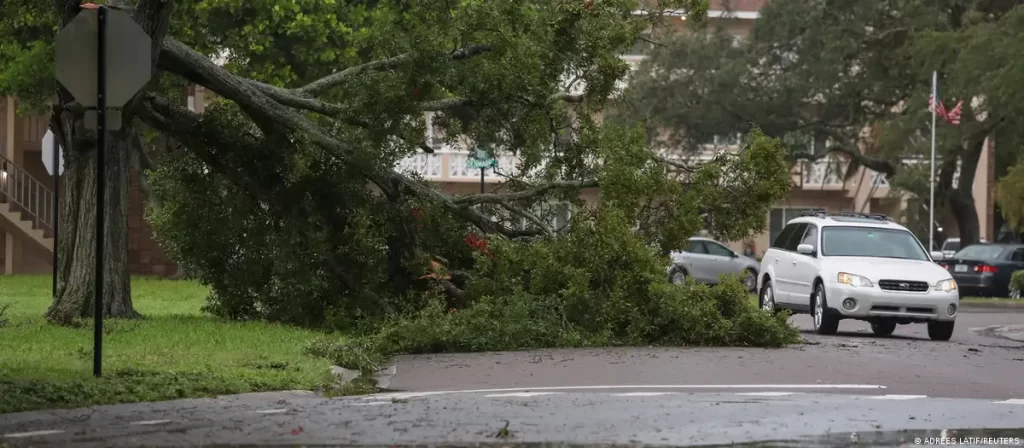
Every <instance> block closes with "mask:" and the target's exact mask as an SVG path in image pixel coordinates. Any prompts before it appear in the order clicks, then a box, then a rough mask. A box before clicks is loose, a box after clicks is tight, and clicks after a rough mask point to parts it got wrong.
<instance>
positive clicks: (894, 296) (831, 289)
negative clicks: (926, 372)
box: [825, 282, 960, 321]
mask: <svg viewBox="0 0 1024 448" xmlns="http://www.w3.org/2000/svg"><path fill="white" fill-rule="evenodd" d="M825 294H826V297H827V298H828V301H827V303H828V306H829V308H832V309H833V310H835V311H836V312H838V313H839V314H841V315H842V316H844V317H851V318H861V319H863V318H871V317H892V318H897V319H899V318H903V319H911V320H942V321H950V320H955V319H956V315H957V313H959V312H960V294H959V292H957V291H950V292H942V291H936V290H935V289H934V288H928V291H926V292H903V291H886V290H882V289H881V288H879V287H878V285H874V286H872V287H870V288H866V287H853V286H850V285H846V284H842V283H838V282H831V283H826V284H825ZM846 299H853V300H854V301H856V305H855V306H854V307H853V309H846V307H844V306H843V301H845V300H846ZM950 305H952V313H951V312H950V311H951V310H950Z"/></svg>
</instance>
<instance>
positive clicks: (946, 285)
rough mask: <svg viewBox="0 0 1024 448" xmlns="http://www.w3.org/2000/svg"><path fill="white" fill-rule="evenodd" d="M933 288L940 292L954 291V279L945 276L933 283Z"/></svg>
mask: <svg viewBox="0 0 1024 448" xmlns="http://www.w3.org/2000/svg"><path fill="white" fill-rule="evenodd" d="M935 290H936V291H942V292H952V291H956V280H953V279H951V278H947V279H945V280H942V281H939V282H937V283H935Z"/></svg>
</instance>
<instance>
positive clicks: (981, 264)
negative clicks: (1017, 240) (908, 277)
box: [939, 243, 1024, 297]
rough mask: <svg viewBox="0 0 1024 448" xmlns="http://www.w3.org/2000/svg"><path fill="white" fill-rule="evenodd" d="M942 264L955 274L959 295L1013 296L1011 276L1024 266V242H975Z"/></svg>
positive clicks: (941, 263)
mask: <svg viewBox="0 0 1024 448" xmlns="http://www.w3.org/2000/svg"><path fill="white" fill-rule="evenodd" d="M939 264H940V265H942V267H944V268H946V269H948V270H949V272H950V273H951V274H953V279H955V280H956V283H957V285H958V286H959V289H960V297H966V296H986V297H1010V276H1012V275H1013V273H1014V272H1016V271H1019V270H1022V269H1024V245H1020V244H987V243H983V244H974V245H971V246H967V247H965V248H963V249H961V250H960V251H958V252H957V253H956V254H954V255H953V257H952V258H949V259H945V260H942V261H940V262H939Z"/></svg>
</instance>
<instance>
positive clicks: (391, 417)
mask: <svg viewBox="0 0 1024 448" xmlns="http://www.w3.org/2000/svg"><path fill="white" fill-rule="evenodd" d="M10 420H13V421H7V422H4V423H0V432H7V435H8V437H7V438H6V440H4V439H0V444H2V443H8V444H10V445H11V446H76V447H89V446H139V445H146V446H184V445H192V446H198V445H201V444H202V445H207V446H209V445H215V444H227V443H233V444H290V445H311V444H324V443H333V444H361V445H364V444H380V445H385V444H386V445H394V444H413V443H416V444H434V443H486V442H492V443H509V442H520V443H521V442H557V441H571V442H572V443H579V444H595V443H617V444H625V443H629V444H638V443H644V444H724V443H731V442H743V441H755V440H777V439H780V438H787V439H792V438H798V437H803V436H822V435H824V434H826V433H848V432H854V433H861V434H864V435H865V436H867V435H869V434H870V433H872V432H876V431H899V430H907V429H932V430H941V429H953V428H970V427H986V428H1024V401H1022V402H1019V403H1017V402H1006V401H1003V402H993V401H986V400H968V399H940V398H923V397H907V396H886V395H881V396H851V395H821V394H810V393H799V392H778V393H774V394H767V393H764V392H754V393H748V394H743V393H730V394H706V393H698V394H685V393H670V392H665V393H651V392H639V393H638V392H581V393H565V392H553V391H551V392H538V393H490V392H468V393H451V394H435V395H425V396H408V395H404V396H398V397H396V396H391V395H378V396H366V397H345V398H335V399H326V398H320V397H316V396H315V395H313V394H311V393H270V394H252V395H244V396H236V397H230V398H223V399H216V400H185V401H181V402H169V403H159V404H154V405H145V406H144V405H123V406H110V407H99V408H94V409H92V410H89V411H61V412H51V413H35V414H31V415H30V414H21V415H16V416H14V418H13V419H10ZM506 422H507V426H506ZM42 428H51V429H50V432H48V433H47V432H40V431H45V430H44V429H42ZM52 428H59V429H52ZM506 428H507V431H508V432H507V433H505V432H504V431H502V429H506ZM12 429H17V430H20V431H23V432H21V433H13V436H14V437H11V435H12V433H11V432H10V431H11V430H12ZM28 431H36V432H34V433H33V432H28ZM54 431H57V432H54ZM499 434H500V435H502V436H504V435H506V434H507V437H502V436H499ZM1013 434H1015V437H1018V441H1017V442H1016V443H1017V444H1019V443H1020V442H1019V438H1021V437H1024V431H1022V430H1017V431H1016V432H1014V433H1013ZM906 442H908V443H913V441H912V440H906ZM896 445H898V444H895V443H894V444H889V445H888V446H896ZM1011 445H1012V443H1011Z"/></svg>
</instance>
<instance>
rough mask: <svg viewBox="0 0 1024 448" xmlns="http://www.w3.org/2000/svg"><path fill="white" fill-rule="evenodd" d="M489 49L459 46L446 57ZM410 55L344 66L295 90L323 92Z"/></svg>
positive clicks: (462, 56)
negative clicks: (344, 67) (338, 70)
mask: <svg viewBox="0 0 1024 448" xmlns="http://www.w3.org/2000/svg"><path fill="white" fill-rule="evenodd" d="M491 50H492V47H491V46H490V45H470V46H468V47H465V48H460V49H458V50H455V51H453V52H452V53H451V54H449V55H448V58H449V59H450V60H452V61H458V60H462V59H469V58H471V57H473V56H476V55H479V54H483V53H486V52H489V51H491ZM412 56H413V54H412V53H403V54H400V55H398V56H393V57H390V58H385V59H380V60H376V61H371V62H367V63H365V64H362V65H357V66H354V67H349V68H346V69H344V70H342V71H340V72H337V73H332V74H330V75H327V76H325V77H323V78H320V79H318V80H316V81H313V82H311V83H309V84H307V85H305V86H304V87H301V88H299V89H298V90H297V93H300V94H305V95H312V94H317V93H321V92H323V91H325V90H328V89H330V88H332V87H335V86H338V85H340V84H343V83H344V82H345V81H347V80H348V79H349V78H351V77H353V76H355V75H358V74H360V73H365V72H373V71H384V70H390V69H392V68H395V67H398V66H400V65H402V64H403V63H405V62H408V61H409V60H411V59H412Z"/></svg>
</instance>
